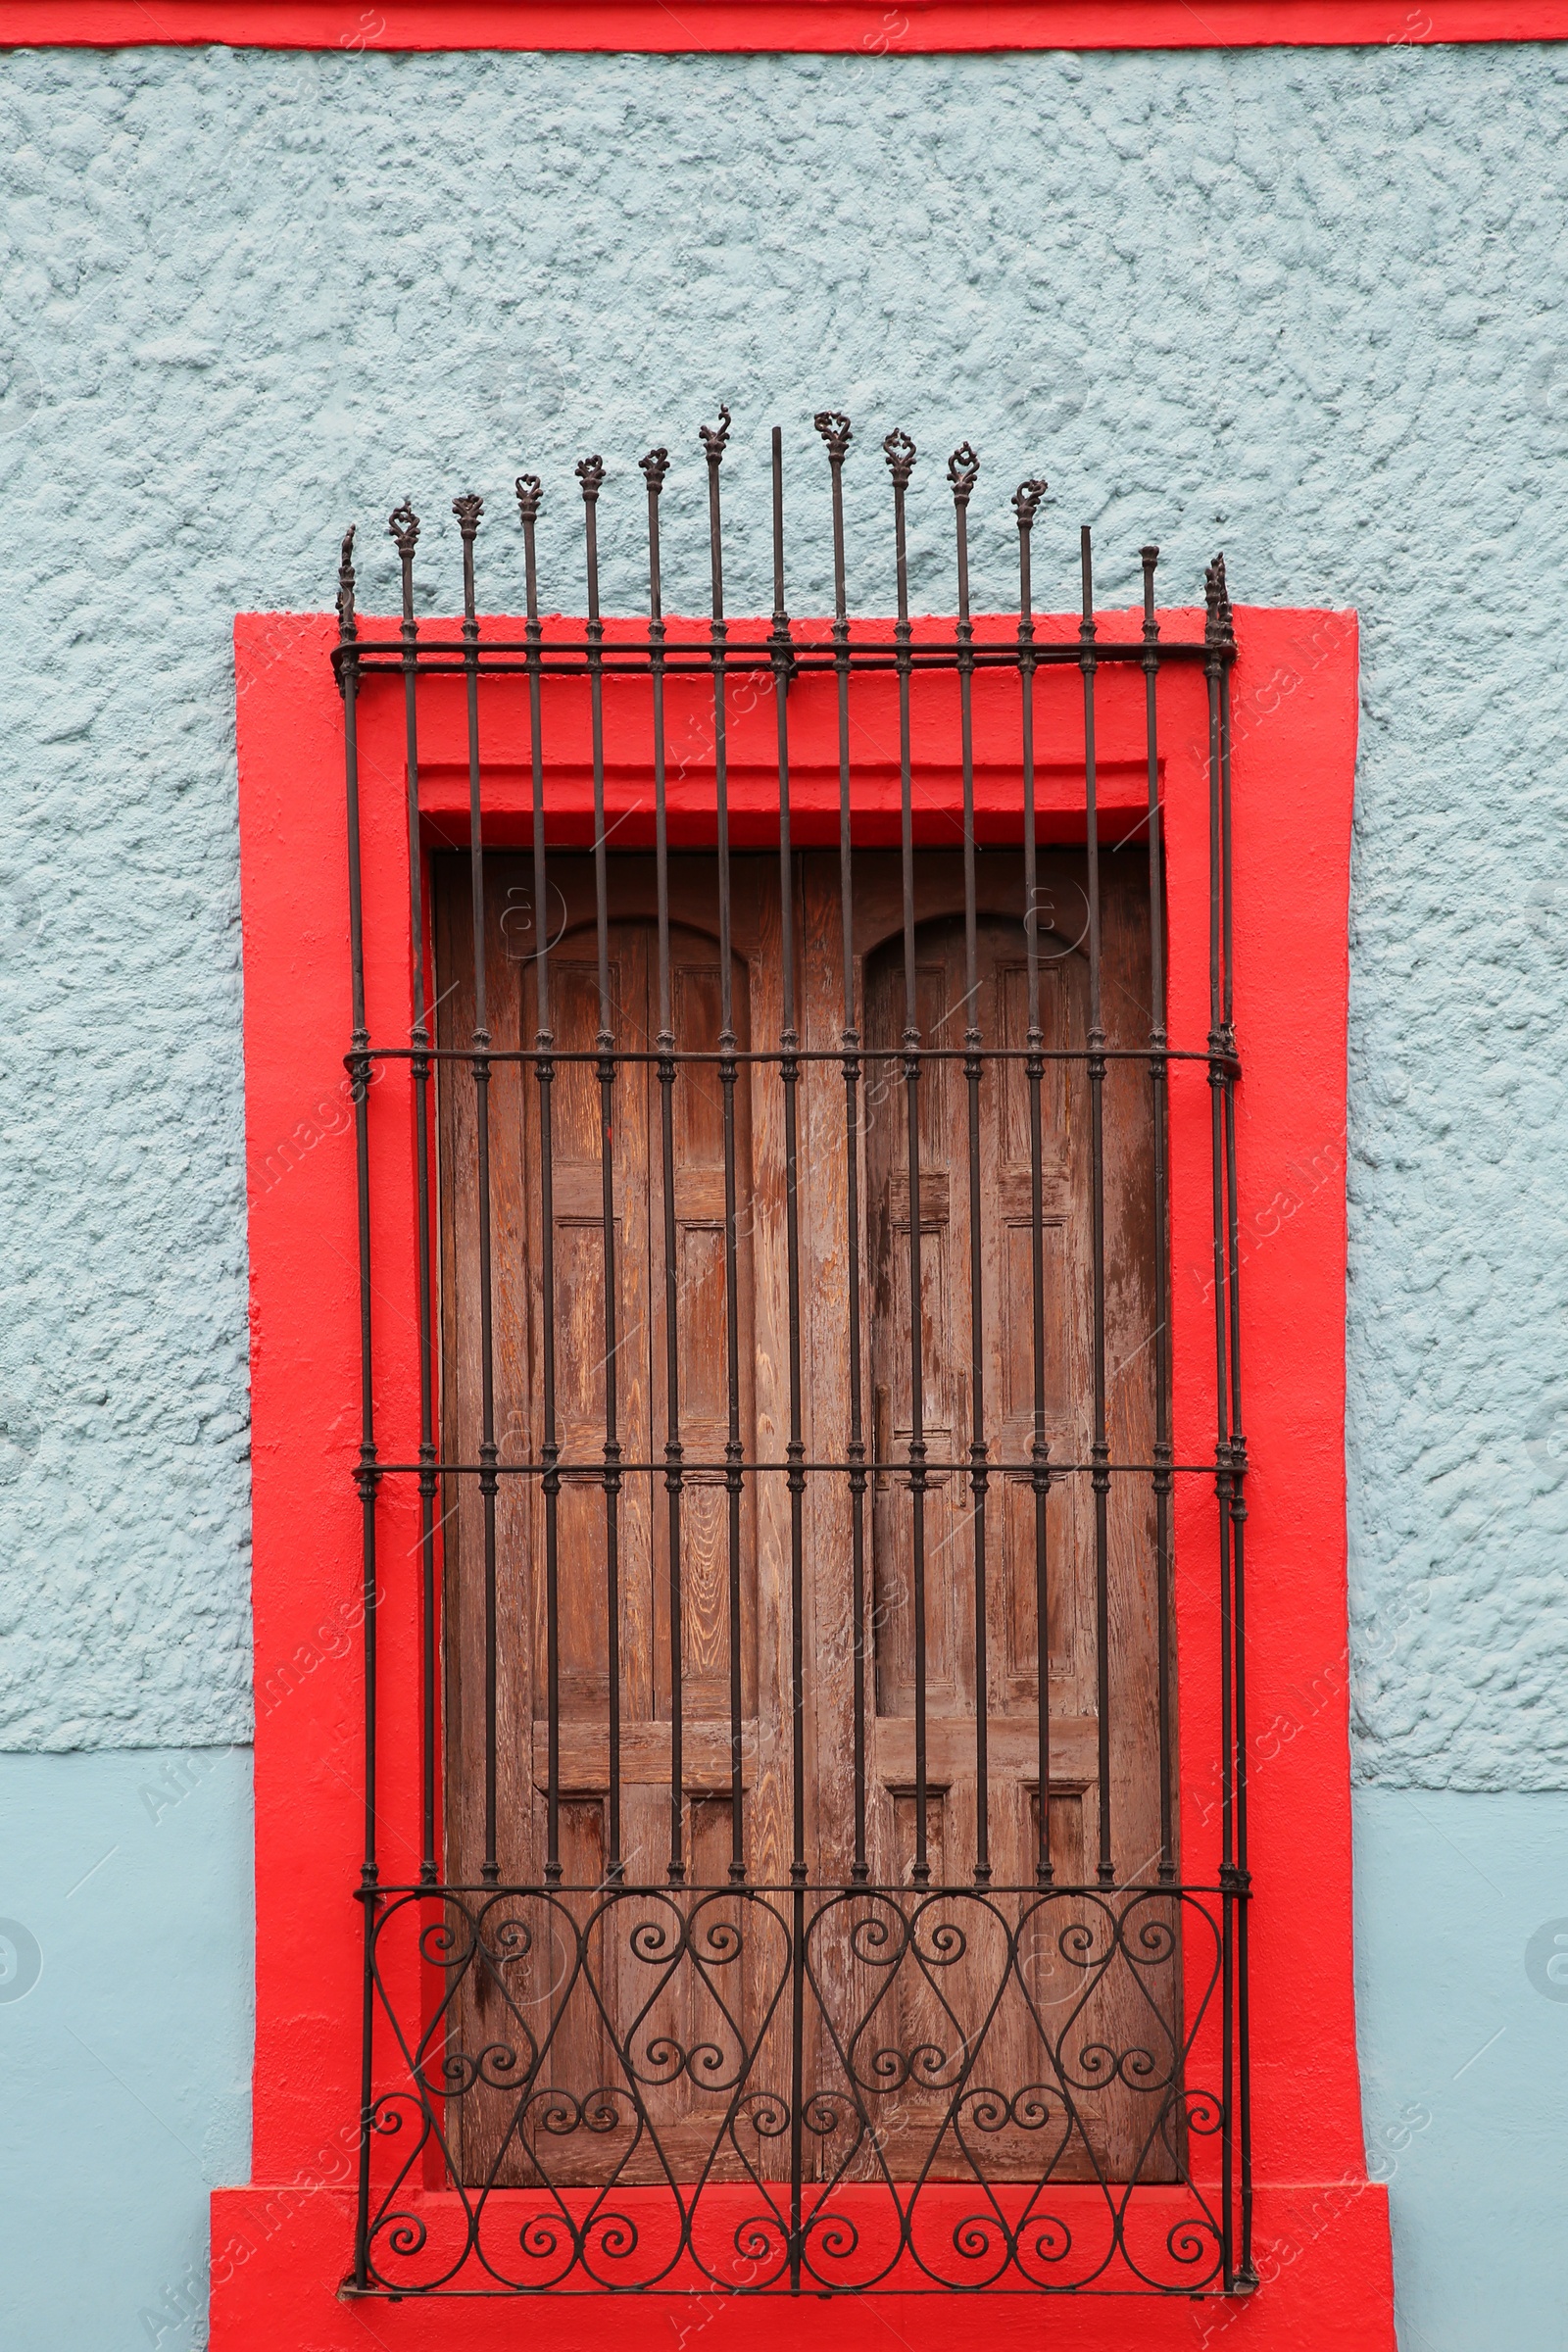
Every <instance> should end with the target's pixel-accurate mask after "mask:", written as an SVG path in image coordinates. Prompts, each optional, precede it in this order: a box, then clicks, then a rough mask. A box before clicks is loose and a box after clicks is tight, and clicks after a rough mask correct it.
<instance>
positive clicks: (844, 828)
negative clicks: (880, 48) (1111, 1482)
mask: <svg viewBox="0 0 1568 2352" xmlns="http://www.w3.org/2000/svg"><path fill="white" fill-rule="evenodd" d="M814 421H815V425H816V429H817V431H818V432H819V433H820V434H821V436H822V439H823V441H824V443H825V444H826V447H827V459H828V478H829V481H830V483H831V486H832V495H833V645H834V651H835V654H836V656H837V661H836V663H835V671H836V683H837V687H838V720H839V929H840V934H841V938H842V943H843V953H844V1020H843V1027H842V1030H841V1032H840V1042H841V1043H842V1045H843V1048H844V1170H845V1185H844V1201H845V1258H846V1265H847V1271H848V1282H847V1307H846V1312H847V1318H848V1325H849V1330H848V1338H849V1377H850V1395H849V1414H850V1430H849V1438H848V1441H847V1444H846V1448H845V1450H846V1453H847V1456H848V1460H849V1464H850V1668H851V1672H852V1674H853V1676H854V1685H853V1689H852V1691H851V1698H850V1707H851V1747H852V1771H853V1775H854V1784H855V1798H854V1802H855V1849H854V1857H853V1859H852V1861H851V1864H850V1879H851V1883H852V1885H855V1886H863V1885H864V1884H865V1883H866V1881H867V1879H868V1878H869V1876H870V1868H869V1864H868V1863H867V1860H866V1850H865V1676H866V1653H865V1622H866V1619H865V1493H866V1486H867V1483H868V1482H867V1475H866V1468H865V1423H864V1419H863V1405H862V1397H861V1386H862V1368H861V1362H860V1164H859V1163H860V1152H859V1139H860V1070H861V1063H862V1060H863V1053H862V1048H861V1041H860V1031H859V1024H858V1015H857V1011H856V985H855V871H854V856H853V826H852V818H851V794H850V620H849V607H848V599H847V589H846V565H845V556H844V460H845V457H846V455H847V454H848V451H849V446H850V442H851V440H852V439H853V438H854V435H853V433H852V430H851V426H850V419H849V418H848V417H846V416H844V415H843V414H842V413H841V412H840V411H838V410H836V409H824V410H823V411H821V413H820V414H819V415H818V416H817V417H816V418H815V419H814Z"/></svg>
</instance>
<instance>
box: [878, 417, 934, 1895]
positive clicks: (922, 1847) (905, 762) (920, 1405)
mask: <svg viewBox="0 0 1568 2352" xmlns="http://www.w3.org/2000/svg"><path fill="white" fill-rule="evenodd" d="M882 450H883V455H884V456H885V457H886V459H887V462H888V470H889V472H890V473H891V474H892V477H893V540H894V561H895V564H896V567H897V583H898V617H897V619H896V620H895V622H894V642H895V644H896V646H897V648H898V654H899V663H898V677H899V810H900V846H901V858H902V873H903V885H904V1039H903V1042H904V1044H905V1046H906V1047H907V1048H908V1049H910V1051H909V1052H907V1053H906V1054H905V1057H904V1090H905V1111H906V1134H907V1144H906V1151H907V1158H908V1183H909V1465H908V1476H909V1521H910V1581H911V1585H912V1614H913V1631H914V1866H913V1870H912V1874H911V1875H912V1879H913V1883H914V1885H915V1886H916V1887H924V1886H928V1885H929V1883H930V1879H931V1862H930V1856H929V1853H928V1851H927V1838H928V1832H927V1824H926V1765H927V1758H926V1593H925V1570H926V1560H925V1497H926V1460H925V1455H926V1445H925V1384H924V1362H923V1352H924V1351H923V1348H922V1344H921V1343H922V1329H921V1326H922V1322H923V1314H922V1308H923V1304H924V1299H923V1294H922V1283H921V1266H920V1206H921V1203H920V1063H919V1060H918V1059H917V1058H915V1055H914V1050H915V1049H917V1048H918V1046H919V1043H920V1002H919V980H918V973H917V969H916V963H915V917H914V800H913V772H912V748H911V733H910V726H911V721H910V708H909V675H910V673H909V661H908V654H909V644H910V637H911V630H910V625H909V558H908V538H907V521H906V515H905V498H906V494H907V490H908V486H909V477H910V475H911V473H912V472H913V469H914V462H915V455H916V452H915V447H914V443H913V442H912V441H911V440H910V439H909V437H908V435H907V433H904V432H900V431H894V432H891V433H889V434H888V435H887V437H886V439H885V440H884V441H883V444H882Z"/></svg>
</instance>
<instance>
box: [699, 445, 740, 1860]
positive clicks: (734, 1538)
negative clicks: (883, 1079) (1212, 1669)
mask: <svg viewBox="0 0 1568 2352" xmlns="http://www.w3.org/2000/svg"><path fill="white" fill-rule="evenodd" d="M729 424H730V417H729V411H728V409H726V408H724V407H723V406H722V404H721V405H720V407H719V412H718V423H717V425H716V427H715V426H712V425H707V424H703V425H699V426H698V428H697V431H698V438H699V439H700V440H701V442H702V444H703V454H704V456H705V457H706V458H707V460H708V557H709V570H710V575H711V595H712V616H711V620H710V622H709V647H710V651H711V656H712V662H713V789H714V794H715V797H716V802H717V814H718V1053H719V1064H718V1079H719V1085H720V1087H721V1088H722V1090H723V1110H724V1370H725V1385H726V1388H727V1391H728V1409H729V1419H728V1424H727V1426H726V1429H725V1433H724V1491H725V1498H726V1501H727V1504H728V1514H729V1524H728V1529H727V1535H728V1555H729V1830H730V1847H729V1876H730V1880H731V1882H732V1884H734V1885H736V1886H739V1885H740V1884H741V1882H742V1881H743V1880H744V1878H745V1876H746V1794H745V1758H744V1755H743V1753H742V1745H741V1742H742V1737H743V1735H742V1729H741V1706H742V1700H743V1697H744V1690H743V1677H742V1672H741V1642H742V1637H743V1631H744V1629H743V1626H742V1608H741V1602H742V1595H741V1499H742V1495H743V1493H744V1488H745V1482H744V1479H743V1478H742V1475H741V1471H742V1464H743V1463H744V1461H745V1458H746V1449H745V1447H744V1446H743V1445H742V1443H741V1315H740V1269H739V1257H740V1253H739V1248H738V1239H737V1232H736V1223H735V1082H736V1078H737V1075H738V1071H737V1067H736V1061H735V1006H734V1002H733V998H734V972H733V950H732V946H731V922H730V911H731V910H730V872H729V754H728V746H727V741H726V737H725V716H726V712H725V698H724V643H725V637H726V634H727V632H726V627H725V621H724V535H723V526H722V521H721V517H720V513H719V497H718V469H719V467H720V466H721V465H722V464H723V462H724V444H725V443H726V441H727V440H728V439H729Z"/></svg>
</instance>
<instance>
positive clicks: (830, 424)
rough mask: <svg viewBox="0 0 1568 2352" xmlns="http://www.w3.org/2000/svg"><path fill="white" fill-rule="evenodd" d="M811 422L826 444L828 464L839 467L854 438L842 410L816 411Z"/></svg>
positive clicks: (848, 421)
mask: <svg viewBox="0 0 1568 2352" xmlns="http://www.w3.org/2000/svg"><path fill="white" fill-rule="evenodd" d="M811 422H812V423H813V424H814V425H815V427H816V429H817V431H818V432H819V433H820V434H821V436H822V438H823V440H824V441H825V442H826V443H827V454H828V459H829V462H830V463H831V464H832V465H834V466H841V465H842V464H843V463H844V453H845V451H846V450H847V449H848V448H849V446H850V443H851V441H852V440H853V439H854V438H855V436H854V434H853V433H852V432H851V430H850V420H849V418H848V417H846V416H845V414H844V411H843V410H842V409H818V410H817V412H816V415H815V416H814V417H812V418H811Z"/></svg>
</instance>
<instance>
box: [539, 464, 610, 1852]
mask: <svg viewBox="0 0 1568 2352" xmlns="http://www.w3.org/2000/svg"><path fill="white" fill-rule="evenodd" d="M576 472H577V479H578V481H579V483H580V484H581V486H582V507H583V544H584V554H585V559H586V564H587V577H588V647H589V669H588V696H589V715H590V723H591V727H592V734H593V766H594V928H595V936H596V943H597V947H598V953H599V1035H598V1038H597V1040H596V1043H597V1045H598V1049H599V1051H598V1057H597V1067H598V1073H599V1167H600V1200H601V1210H600V1213H601V1218H602V1221H603V1225H604V1237H605V1240H604V1249H605V1256H604V1275H605V1621H606V1647H607V1653H608V1655H607V1664H608V1681H609V1713H610V1805H609V1811H610V1838H609V1843H610V1852H609V1856H608V1862H607V1869H608V1875H609V1877H610V1878H611V1880H612V1881H615V1880H618V1879H619V1878H620V1877H621V1876H622V1873H623V1862H622V1857H621V1823H620V1475H619V1469H618V1465H619V1461H620V1450H621V1449H620V1435H619V1419H618V1410H617V1391H618V1388H619V1383H620V1375H619V1368H618V1367H619V1355H618V1351H617V1348H616V1342H615V1322H616V1315H615V1146H614V1137H615V1027H614V1017H613V1015H614V1007H613V1003H612V1000H611V993H610V874H609V867H608V865H607V862H606V855H605V688H604V673H603V666H602V663H601V661H600V649H601V647H602V646H603V643H604V633H605V632H604V622H603V620H602V619H601V618H600V613H599V493H600V490H601V488H602V487H603V484H604V479H605V468H604V465H603V462H602V461H601V460H600V459H599V458H597V457H592V458H583V459H581V460H580V461H579V463H578V465H577V468H576ZM543 919H544V917H543V914H541V916H540V920H541V921H543Z"/></svg>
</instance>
